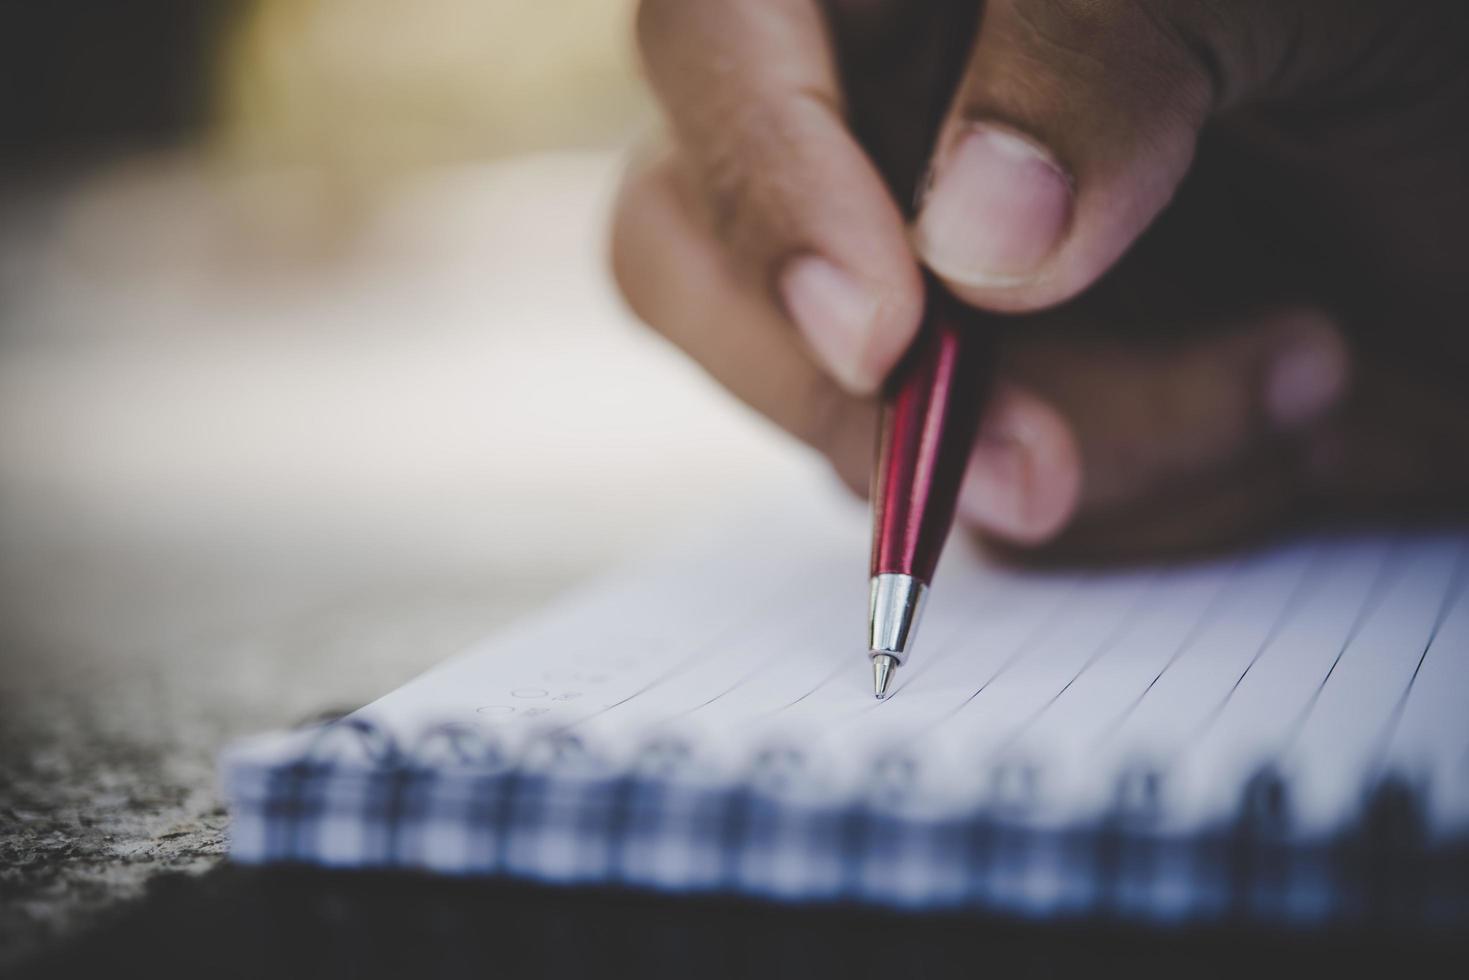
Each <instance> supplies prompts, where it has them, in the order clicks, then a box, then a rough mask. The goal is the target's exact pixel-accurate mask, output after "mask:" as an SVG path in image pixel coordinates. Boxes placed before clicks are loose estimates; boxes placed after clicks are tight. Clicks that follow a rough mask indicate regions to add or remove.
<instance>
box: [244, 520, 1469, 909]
mask: <svg viewBox="0 0 1469 980" xmlns="http://www.w3.org/2000/svg"><path fill="white" fill-rule="evenodd" d="M796 496H797V497H798V498H799V499H798V500H796V501H794V502H785V503H783V504H781V505H780V506H778V507H775V508H773V509H767V510H765V511H763V512H758V513H755V514H752V515H751V516H748V517H746V518H744V519H732V520H729V521H723V522H721V525H722V526H721V528H720V529H719V530H717V531H714V532H710V533H706V534H704V535H702V536H700V537H699V538H698V539H696V540H694V541H691V542H688V543H687V544H685V545H684V546H682V547H681V548H676V549H672V550H669V551H665V552H664V553H662V554H660V555H658V556H656V557H653V558H648V559H646V560H645V561H643V562H641V563H635V564H632V565H630V566H629V567H627V568H626V569H624V570H623V571H621V572H619V573H617V574H615V575H613V576H612V577H610V578H609V579H608V580H606V581H605V582H603V583H601V584H599V585H596V586H595V587H593V588H591V589H588V590H586V591H584V592H582V593H580V594H577V595H574V596H571V597H568V598H567V599H565V600H564V601H562V602H561V603H559V604H558V605H556V606H554V607H553V608H551V609H548V610H546V611H545V612H543V613H542V614H541V615H539V616H538V617H536V618H534V619H532V620H530V621H528V622H525V623H523V624H522V625H520V626H519V627H518V628H515V629H512V630H510V631H509V632H507V633H505V634H503V635H501V636H498V637H495V638H492V639H490V640H488V641H486V642H484V643H482V644H481V645H479V646H476V647H475V648H473V649H471V650H469V651H468V652H466V653H464V654H463V655H461V656H459V657H457V658H456V659H453V660H451V661H449V662H446V663H445V664H443V665H441V666H439V667H438V668H436V669H434V670H431V671H429V672H428V673H427V674H425V675H423V676H421V677H419V678H418V679H416V680H414V681H412V682H411V683H409V684H407V685H406V686H404V687H403V688H401V689H399V690H397V691H395V692H393V693H391V694H389V695H387V696H386V697H384V698H382V699H381V700H379V701H377V702H375V703H373V704H370V705H368V706H367V707H365V708H363V709H361V710H360V711H358V712H356V713H355V714H353V715H350V716H348V718H346V719H345V720H343V721H341V722H338V723H335V724H333V725H329V726H326V727H322V728H316V729H312V730H308V731H297V732H290V733H283V734H279V735H274V736H265V737H261V738H257V739H254V740H250V741H247V742H245V743H243V744H240V745H237V746H235V747H233V748H232V749H231V750H229V751H228V752H227V753H226V755H225V758H224V761H223V773H224V783H225V789H226V794H227V796H228V798H229V800H230V803H231V808H232V812H233V829H232V854H233V857H234V859H235V860H236V861H239V862H244V863H249V864H269V863H305V864H311V865H320V866H328V867H333V868H374V869H384V868H394V869H413V870H418V871H426V872H432V873H439V874H445V875H457V876H475V875H502V876H514V877H521V878H528V879H535V880H538V881H542V882H558V883H566V884H596V885H616V886H628V887H636V888H649V889H661V890H668V891H676V892H706V893H709V892H720V893H737V894H744V895H750V896H759V897H762V898H766V899H776V900H791V901H850V902H860V903H876V904H880V905H886V906H897V907H903V908H909V909H974V910H977V911H983V912H986V913H991V914H1000V915H1005V916H1016V917H1025V918H1058V917H1059V918H1069V919H1090V918H1103V919H1108V920H1132V921H1141V922H1148V923H1155V924H1170V923H1171V924H1182V923H1203V922H1264V923H1271V924H1295V925H1322V924H1334V925H1340V924H1344V923H1356V922H1364V921H1371V922H1388V923H1394V924H1409V925H1429V926H1445V925H1447V926H1459V925H1464V924H1469V532H1466V531H1465V530H1462V529H1447V530H1445V529H1438V530H1432V531H1425V530H1413V531H1381V532H1372V533H1354V534H1352V535H1329V534H1311V535H1305V536H1301V537H1298V538H1295V539H1291V540H1286V541H1284V542H1281V543H1278V544H1276V545H1273V546H1271V547H1270V548H1268V549H1265V550H1259V551H1253V552H1248V553H1242V554H1232V555H1226V556H1221V557H1216V558H1212V559H1210V560H1207V561H1200V562H1195V563H1175V564H1169V565H1162V566H1157V567H1148V568H1129V569H1126V570H1111V571H1103V570H1079V569H1072V570H1062V571H1049V572H1037V571H1017V570H1013V569H1004V568H1000V567H997V566H995V565H992V564H989V563H987V562H986V561H984V560H983V559H982V558H981V557H979V556H978V554H977V553H976V552H975V551H974V550H973V549H970V548H966V547H963V546H962V545H960V544H957V543H956V544H955V545H953V546H951V548H950V553H949V554H948V555H947V556H946V558H945V564H944V565H943V567H941V569H940V572H939V584H938V587H937V588H935V589H934V590H933V594H932V597H931V601H930V605H929V608H928V609H927V611H926V613H925V619H924V621H923V623H922V625H921V632H920V640H919V647H918V651H917V652H916V653H915V655H914V657H913V659H912V660H911V662H910V663H909V664H907V665H905V666H904V667H903V669H902V671H901V672H900V673H899V675H898V679H897V683H896V689H895V691H894V693H893V694H892V695H891V696H890V697H889V699H888V700H886V701H882V702H878V701H875V700H874V699H873V696H872V692H871V673H870V670H869V669H868V666H867V661H866V657H865V652H864V651H865V648H864V646H863V642H862V641H863V627H864V625H865V623H864V616H865V611H866V601H867V580H866V574H865V572H866V568H865V558H866V550H865V546H866V536H867V524H866V516H865V514H864V513H863V511H862V510H861V509H860V508H858V507H856V506H855V505H851V504H849V503H847V502H842V501H836V500H834V499H833V498H831V497H829V496H827V495H826V494H823V493H815V492H813V493H811V494H809V495H806V496H800V495H796Z"/></svg>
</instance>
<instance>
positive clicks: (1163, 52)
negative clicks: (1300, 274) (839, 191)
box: [914, 0, 1213, 311]
mask: <svg viewBox="0 0 1469 980" xmlns="http://www.w3.org/2000/svg"><path fill="white" fill-rule="evenodd" d="M1149 8H1150V5H1149V4H1146V3H1137V2H1133V0H1101V2H1095V0H1087V2H1080V0H1076V2H1071V0H1059V2H1058V0H991V2H989V3H986V4H985V10H984V16H983V20H982V23H981V27H980V31H979V40H978V43H977V45H976V47H975V50H974V53H973V55H972V58H971V61H970V64H969V68H968V70H967V71H966V74H965V77H964V79H963V81H962V82H961V84H960V88H959V91H958V93H957V95H956V98H955V101H954V105H953V108H952V110H951V112H950V116H949V119H948V120H947V122H946V123H945V125H944V129H943V132H942V134H941V136H940V139H939V143H938V146H937V148H936V150H935V155H934V160H933V167H932V174H931V179H932V183H931V186H930V189H929V191H928V193H927V195H926V197H925V199H924V202H923V206H922V209H921V212H920V215H919V219H918V221H917V223H916V226H915V229H914V241H915V244H916V246H917V248H918V251H919V252H920V254H921V255H922V256H923V258H924V259H925V261H926V262H927V263H928V264H929V265H930V266H931V267H932V268H933V269H934V271H935V272H937V273H938V274H939V275H940V276H941V277H943V278H944V279H945V280H946V281H947V282H948V283H949V285H950V286H951V287H952V288H953V289H954V290H955V291H956V292H957V293H958V294H959V295H960V296H962V297H963V298H965V299H967V300H969V301H970V302H973V303H975V304H977V305H980V306H984V307H986V308H989V309H997V310H1007V311H1019V310H1033V309H1039V308H1042V307H1047V306H1051V305H1053V304H1056V303H1059V302H1061V301H1063V300H1065V299H1068V298H1070V297H1072V296H1074V295H1076V294H1077V293H1079V292H1081V291H1082V290H1083V289H1085V288H1086V287H1087V286H1089V285H1091V284H1092V283H1093V282H1094V281H1095V280H1096V279H1097V278H1098V277H1099V276H1101V274H1102V273H1103V272H1105V271H1106V269H1107V268H1109V267H1110V266H1111V265H1112V264H1113V262H1115V261H1116V260H1117V258H1118V257H1119V256H1120V255H1121V254H1122V253H1123V252H1124V251H1125V250H1126V249H1127V248H1128V246H1129V245H1131V244H1132V242H1133V241H1134V240H1135V239H1136V238H1137V237H1138V235H1140V234H1141V233H1142V231H1143V230H1144V229H1145V228H1146V227H1147V225H1148V224H1149V223H1150V222H1151V221H1152V220H1153V218H1154V217H1155V216H1156V215H1157V214H1158V212H1159V211H1160V210H1161V209H1162V208H1163V207H1164V206H1165V205H1166V204H1167V203H1168V201H1169V199H1170V197H1171V196H1172V194H1173V192H1174V190H1175V188H1176V187H1177V186H1178V184H1179V182H1180V181H1181V180H1182V178H1183V176H1184V174H1185V172H1186V171H1187V169H1188V167H1189V164H1190V162H1191V160H1192V158H1193V152H1194V145H1195V142H1196V140H1197V136H1198V132H1199V129H1200V128H1201V127H1202V125H1203V123H1204V121H1205V119H1206V117H1207V115H1208V113H1209V112H1210V110H1211V108H1212V98H1213V90H1212V87H1211V82H1210V78H1209V75H1208V73H1207V72H1206V71H1205V69H1204V67H1203V66H1202V65H1201V63H1200V60H1199V58H1198V57H1197V56H1196V54H1195V53H1194V52H1193V51H1192V50H1191V49H1190V47H1189V46H1188V45H1186V44H1184V43H1182V42H1181V40H1180V39H1179V37H1178V36H1177V35H1176V34H1174V33H1173V32H1171V31H1169V30H1167V29H1166V28H1165V27H1161V26H1160V24H1161V23H1162V21H1161V20H1160V19H1159V18H1158V16H1157V15H1156V14H1150V13H1149V12H1148V11H1149Z"/></svg>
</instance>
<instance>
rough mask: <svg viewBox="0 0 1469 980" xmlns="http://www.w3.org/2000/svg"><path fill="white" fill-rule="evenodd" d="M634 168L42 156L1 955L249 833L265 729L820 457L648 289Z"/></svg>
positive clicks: (4, 377) (8, 234) (4, 550)
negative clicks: (350, 171)
mask: <svg viewBox="0 0 1469 980" xmlns="http://www.w3.org/2000/svg"><path fill="white" fill-rule="evenodd" d="M615 171H616V162H615V158H614V156H613V155H612V154H609V153H582V154H560V155H555V154H553V155H542V156H535V157H525V158H519V159H511V160H507V161H502V162H497V163H491V164H485V165H481V166H475V167H468V168H463V169H457V170H446V171H440V172H433V173H428V174H422V175H419V176H417V177H415V178H414V179H412V180H405V181H402V182H400V183H398V184H396V185H394V186H392V187H391V188H387V189H384V190H382V191H380V192H378V193H375V194H373V195H371V196H369V197H367V198H364V199H359V198H354V197H352V196H351V195H348V194H345V192H343V191H342V190H341V189H340V188H336V187H333V186H330V185H325V184H323V183H322V182H321V181H320V180H319V179H318V178H316V177H314V176H313V175H311V174H299V173H288V174H263V175H262V174H234V173H221V172H218V171H216V170H215V169H213V168H212V167H211V165H210V164H209V162H208V160H207V159H204V158H201V157H197V156H191V155H189V154H186V153H178V154H172V155H165V156H158V157H153V158H148V159H135V160H127V161H123V162H121V163H118V164H115V165H111V166H108V167H106V168H102V169H100V170H97V171H93V172H90V173H87V174H83V175H72V176H68V177H65V178H58V179H55V180H52V181H50V182H47V183H43V184H36V185H32V186H28V187H19V188H9V189H7V190H6V191H5V193H4V195H3V210H0V967H3V965H4V964H5V963H7V962H12V961H14V960H16V959H18V958H20V957H22V956H24V955H25V954H26V953H28V952H31V951H34V950H35V949H37V948H40V947H43V946H46V945H48V944H50V945H54V944H55V943H57V942H64V940H65V937H66V936H68V935H72V934H74V932H75V930H76V929H78V928H79V927H81V926H83V925H85V924H87V923H89V922H92V921H94V920H95V919H96V918H97V916H98V914H99V913H100V912H103V911H105V910H107V909H109V908H112V907H114V906H116V905H117V904H118V903H120V902H122V901H124V900H126V899H128V898H131V897H133V896H136V895H138V894H140V893H141V892H142V891H143V890H144V889H145V887H146V886H147V883H148V882H149V881H150V880H152V879H153V878H155V877H156V876H158V875H160V874H163V873H165V872H175V871H177V872H186V873H194V872H199V871H203V870H206V869H209V868H211V867H214V866H215V865H217V864H218V863H219V862H220V861H221V860H222V858H223V855H224V854H225V851H226V847H227V832H228V819H227V816H226V814H225V813H224V811H223V810H222V808H221V806H220V801H219V797H218V794H217V792H216V787H215V770H214V760H215V756H216V753H217V752H218V751H219V749H220V748H221V746H222V745H224V744H225V743H226V742H228V741H229V740H230V739H232V738H235V737H238V736H241V735H244V734H247V733H251V732H254V731H258V730H261V729H268V728H273V727H278V726H283V725H290V724H293V723H295V722H298V721H300V720H302V719H305V718H309V717H311V716H313V715H316V714H319V713H322V712H326V711H332V710H337V709H342V708H351V707H355V706H357V705H360V704H362V703H364V702H366V701H368V700H370V699H372V698H374V697H376V696H377V695H379V694H382V693H384V692H386V691H387V690H390V689H391V688H393V687H394V686H396V685H397V684H399V683H401V682H402V681H404V680H406V679H407V678H409V677H411V676H413V675H414V674H415V673H417V672H419V671H421V670H423V669H424V668H426V667H428V666H429V665H431V664H433V663H435V662H436V661H438V660H440V659H442V658H444V657H445V656H447V655H449V654H451V653H453V652H454V651H455V650H456V649H458V648H460V647H462V646H464V645H466V644H467V643H469V642H470V641H471V640H473V639H474V638H476V637H477V636H479V635H481V634H483V633H486V632H488V631H491V630H493V629H495V628H496V627H498V626H500V625H502V624H503V623H505V622H507V621H508V620H510V619H512V618H514V617H516V616H518V615H522V614H524V613H525V612H527V611H528V610H531V609H533V608H535V607H536V606H537V605H539V604H540V603H542V602H544V601H545V600H546V599H547V598H548V597H550V596H552V595H554V594H556V593H557V592H559V591H561V590H563V589H564V588H566V587H567V586H568V585H569V584H571V583H573V582H577V581H580V580H583V579H585V578H587V577H588V576H591V575H594V574H596V573H597V572H598V571H600V570H602V569H604V568H606V567H608V566H609V565H610V564H611V563H613V562H614V561H616V560H617V559H618V557H619V556H620V555H622V554H624V553H626V552H627V551H629V550H631V549H632V548H634V547H635V545H636V543H637V542H639V541H640V540H642V539H643V538H644V537H645V536H646V535H648V534H650V533H656V532H658V531H659V530H661V529H663V528H666V527H668V526H676V525H678V524H679V523H681V522H686V521H692V520H694V519H695V518H696V516H697V512H698V508H699V501H700V498H702V497H705V496H707V495H710V494H717V493H724V494H731V495H734V494H739V493H742V492H744V490H745V488H747V487H753V486H754V485H756V484H760V483H762V482H768V481H770V480H771V479H773V478H775V476H776V475H777V474H779V473H781V472H782V471H783V470H784V468H788V467H792V466H797V465H802V463H801V462H799V460H798V457H797V456H796V454H795V451H794V450H793V449H791V448H790V447H789V446H787V445H786V444H785V443H784V442H783V441H782V440H780V439H778V438H776V437H775V436H774V435H773V434H772V432H771V431H770V430H769V429H768V428H767V427H766V426H765V425H764V424H763V423H760V422H758V421H757V420H755V419H753V418H752V417H751V416H750V415H749V414H748V413H747V412H745V411H744V410H743V409H741V408H739V407H737V406H735V405H733V404H731V403H730V402H729V401H728V400H727V399H726V398H725V396H723V395H722V394H721V393H719V392H717V391H715V390H714V388H713V386H712V385H710V384H709V382H708V381H707V380H706V379H705V378H703V376H702V375H701V374H699V372H698V371H697V370H696V369H694V368H692V367H691V366H689V365H687V364H685V363H684V362H683V360H682V359H681V358H680V357H679V356H677V355H676V354H675V353H674V352H672V351H670V350H668V349H665V347H664V346H663V345H662V344H661V343H660V342H658V341H656V340H655V339H653V338H651V337H649V336H647V335H645V334H644V333H643V332H642V331H641V330H640V329H639V328H637V327H635V326H634V325H633V324H632V323H631V321H630V319H629V318H628V316H627V315H626V314H625V313H624V312H623V311H622V309H621V308H620V306H619V305H618V303H617V301H616V299H615V296H614V293H613V290H612V289H611V286H610V284H609V282H608V279H607V276H606V275H605V273H604V271H603V266H604V262H603V258H602V254H601V253H602V248H603V241H604V238H605V232H604V230H603V225H604V222H605V212H606V207H607V204H608V201H609V199H610V195H611V192H612V188H613V186H614V181H615Z"/></svg>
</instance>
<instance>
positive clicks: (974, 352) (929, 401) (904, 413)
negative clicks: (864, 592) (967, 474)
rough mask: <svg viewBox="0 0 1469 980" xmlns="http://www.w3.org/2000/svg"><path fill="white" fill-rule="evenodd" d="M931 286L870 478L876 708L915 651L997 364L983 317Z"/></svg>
mask: <svg viewBox="0 0 1469 980" xmlns="http://www.w3.org/2000/svg"><path fill="white" fill-rule="evenodd" d="M924 279H925V285H926V295H925V298H924V315H923V323H922V326H921V327H920V328H919V331H918V337H917V339H916V340H915V341H914V343H913V346H912V348H910V349H909V351H908V353H907V355H906V356H905V357H904V359H903V361H902V362H900V363H899V365H898V367H897V369H896V370H895V371H894V372H893V375H892V377H891V378H889V379H888V386H887V389H886V391H885V393H884V398H883V406H882V416H881V422H880V425H879V428H878V445H877V460H876V464H875V466H874V467H873V473H872V598H871V605H870V607H869V609H870V611H869V619H868V626H869V629H868V649H869V651H870V656H871V658H872V690H873V693H874V694H875V695H876V696H877V698H878V700H882V699H883V698H885V697H887V693H888V687H889V685H890V684H891V683H892V679H893V674H894V673H895V672H896V671H897V669H898V667H900V666H901V665H902V664H904V663H906V662H907V660H908V657H909V655H910V653H911V651H912V647H913V639H914V636H915V634H916V633H917V630H918V620H919V617H920V616H921V615H922V612H923V603H924V599H925V597H926V596H927V594H928V587H929V583H930V582H932V581H933V573H934V568H935V567H936V566H937V565H938V560H939V555H940V553H941V552H942V551H943V547H944V540H945V539H946V538H947V537H948V535H949V529H950V528H951V526H952V525H953V523H954V508H955V505H956V504H957V503H958V498H959V484H960V482H961V481H962V479H963V477H964V467H965V464H966V463H967V462H968V460H969V451H970V449H971V447H972V446H973V444H974V438H975V434H976V432H977V431H978V428H979V417H980V412H981V411H982V410H983V408H984V403H985V401H986V400H987V396H988V394H989V387H990V385H989V381H990V374H991V371H992V365H993V353H992V348H993V343H992V339H991V333H992V331H991V330H989V329H986V326H985V324H984V323H983V322H981V320H982V317H983V314H981V313H979V312H978V311H976V310H973V309H970V308H968V307H966V306H964V305H963V304H962V303H960V302H959V301H958V300H956V299H955V298H954V297H952V296H951V295H949V293H948V291H947V290H945V289H944V287H943V286H942V285H941V284H940V283H939V281H938V280H937V279H936V278H935V277H934V275H933V273H931V272H927V271H925V272H924Z"/></svg>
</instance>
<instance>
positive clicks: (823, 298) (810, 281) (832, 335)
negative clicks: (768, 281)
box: [779, 255, 878, 392]
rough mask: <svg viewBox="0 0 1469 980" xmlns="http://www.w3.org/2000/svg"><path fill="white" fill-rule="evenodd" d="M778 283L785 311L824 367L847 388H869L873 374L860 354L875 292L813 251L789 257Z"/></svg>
mask: <svg viewBox="0 0 1469 980" xmlns="http://www.w3.org/2000/svg"><path fill="white" fill-rule="evenodd" d="M779 285H780V294H781V299H782V301H783V302H784V303H785V307H786V312H787V313H789V314H790V317H791V319H793V320H795V321H796V326H797V327H798V328H799V329H800V331H801V334H802V335H803V336H804V337H805V338H806V342H807V343H808V344H810V345H811V349H812V350H813V351H815V353H816V356H817V357H818V358H819V359H820V360H821V362H822V363H823V364H825V365H826V367H827V369H828V370H830V371H831V373H832V374H833V375H835V376H836V378H837V380H838V381H840V382H841V383H842V384H843V385H844V386H846V387H847V388H849V389H851V390H853V391H859V392H865V391H869V390H871V389H872V388H873V387H874V386H875V385H876V384H877V379H875V378H872V377H870V374H871V373H872V372H871V370H870V369H869V368H868V367H867V365H866V363H865V354H866V351H867V344H868V339H869V337H870V336H871V334H872V329H873V324H874V323H875V322H876V319H877V308H878V302H877V297H875V296H874V295H873V294H872V293H871V292H870V291H869V290H867V289H866V288H865V287H864V286H863V285H862V284H861V283H860V282H858V281H857V280H856V279H855V278H853V277H852V276H850V275H848V274H847V273H846V272H843V271H842V270H841V269H839V268H837V267H836V266H835V265H834V264H832V263H831V262H829V261H827V260H826V259H824V258H822V257H821V256H819V255H802V256H800V257H798V258H795V259H793V260H791V262H790V263H789V264H788V265H787V266H786V267H785V269H784V270H783V271H782V273H781V276H780V284H779Z"/></svg>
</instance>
